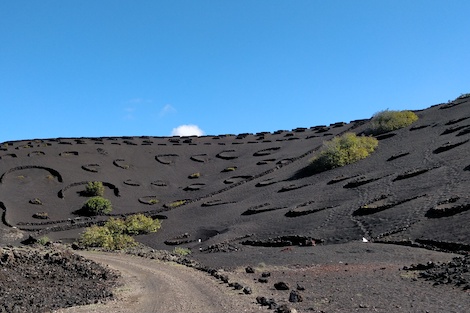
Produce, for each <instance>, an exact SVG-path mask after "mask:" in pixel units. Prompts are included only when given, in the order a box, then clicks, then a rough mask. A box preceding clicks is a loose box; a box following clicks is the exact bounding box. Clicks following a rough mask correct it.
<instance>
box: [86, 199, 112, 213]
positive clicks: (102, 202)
mask: <svg viewBox="0 0 470 313" xmlns="http://www.w3.org/2000/svg"><path fill="white" fill-rule="evenodd" d="M82 210H83V211H84V212H85V213H87V214H90V215H99V214H108V213H110V212H111V211H112V210H113V207H112V205H111V201H109V200H108V199H105V198H103V197H100V196H96V197H92V198H90V199H88V200H87V201H86V202H85V203H84V204H83V207H82Z"/></svg>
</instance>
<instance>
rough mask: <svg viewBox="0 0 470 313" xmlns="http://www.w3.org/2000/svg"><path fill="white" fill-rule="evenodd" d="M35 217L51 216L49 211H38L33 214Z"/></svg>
mask: <svg viewBox="0 0 470 313" xmlns="http://www.w3.org/2000/svg"><path fill="white" fill-rule="evenodd" d="M33 217H34V218H37V219H42V220H47V219H48V218H49V214H48V213H47V212H37V213H34V214H33Z"/></svg>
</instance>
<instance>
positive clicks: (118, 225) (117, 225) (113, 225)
mask: <svg viewBox="0 0 470 313" xmlns="http://www.w3.org/2000/svg"><path fill="white" fill-rule="evenodd" d="M104 227H106V228H107V229H108V230H109V232H110V233H111V234H122V233H125V232H126V229H127V226H126V223H125V222H124V220H123V219H120V218H114V217H111V218H109V220H108V221H107V222H106V224H104Z"/></svg>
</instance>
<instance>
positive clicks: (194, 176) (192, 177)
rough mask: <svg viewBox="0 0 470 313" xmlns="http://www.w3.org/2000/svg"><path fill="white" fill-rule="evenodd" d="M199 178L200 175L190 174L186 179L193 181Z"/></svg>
mask: <svg viewBox="0 0 470 313" xmlns="http://www.w3.org/2000/svg"><path fill="white" fill-rule="evenodd" d="M199 177H201V173H199V172H197V173H192V174H191V175H189V176H188V178H191V179H195V178H199Z"/></svg>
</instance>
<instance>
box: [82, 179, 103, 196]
mask: <svg viewBox="0 0 470 313" xmlns="http://www.w3.org/2000/svg"><path fill="white" fill-rule="evenodd" d="M85 193H86V194H87V195H88V196H91V197H102V196H103V195H104V186H103V183H102V182H100V181H94V182H88V184H87V185H86V187H85Z"/></svg>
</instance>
